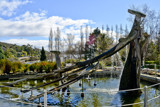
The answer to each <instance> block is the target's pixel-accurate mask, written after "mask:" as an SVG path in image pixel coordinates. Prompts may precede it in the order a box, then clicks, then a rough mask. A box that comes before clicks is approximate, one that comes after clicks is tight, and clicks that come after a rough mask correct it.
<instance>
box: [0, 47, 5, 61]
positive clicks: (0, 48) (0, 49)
mask: <svg viewBox="0 0 160 107" xmlns="http://www.w3.org/2000/svg"><path fill="white" fill-rule="evenodd" d="M4 58H5V55H4V51H3V49H2V47H1V46H0V59H4Z"/></svg>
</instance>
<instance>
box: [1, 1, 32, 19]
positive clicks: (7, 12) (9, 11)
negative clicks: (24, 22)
mask: <svg viewBox="0 0 160 107" xmlns="http://www.w3.org/2000/svg"><path fill="white" fill-rule="evenodd" d="M27 3H31V1H29V0H23V1H22V0H0V15H2V16H12V15H13V14H15V10H16V9H17V8H18V7H19V6H20V5H25V4H27Z"/></svg>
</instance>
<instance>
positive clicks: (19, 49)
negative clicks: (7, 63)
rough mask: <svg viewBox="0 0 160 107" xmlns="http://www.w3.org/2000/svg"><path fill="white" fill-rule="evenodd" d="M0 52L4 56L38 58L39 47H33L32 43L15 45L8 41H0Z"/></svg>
mask: <svg viewBox="0 0 160 107" xmlns="http://www.w3.org/2000/svg"><path fill="white" fill-rule="evenodd" d="M0 48H1V49H0V52H1V53H3V54H4V55H5V57H6V58H18V57H30V60H36V59H39V56H40V51H41V50H40V49H38V48H33V46H32V45H30V44H27V45H22V46H19V45H16V44H10V43H4V42H0Z"/></svg>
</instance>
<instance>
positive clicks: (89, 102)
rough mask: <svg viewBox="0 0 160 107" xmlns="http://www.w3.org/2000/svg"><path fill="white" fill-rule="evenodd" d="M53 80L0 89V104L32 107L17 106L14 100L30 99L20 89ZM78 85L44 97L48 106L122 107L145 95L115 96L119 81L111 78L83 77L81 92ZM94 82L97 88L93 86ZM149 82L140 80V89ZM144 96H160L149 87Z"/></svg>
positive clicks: (154, 105) (159, 102)
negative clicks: (68, 92)
mask: <svg viewBox="0 0 160 107" xmlns="http://www.w3.org/2000/svg"><path fill="white" fill-rule="evenodd" d="M49 81H52V80H51V79H48V80H30V81H25V82H23V84H22V85H21V84H19V85H17V87H16V88H10V87H5V88H4V87H3V88H2V87H1V88H0V92H1V93H0V97H1V98H5V99H0V105H1V106H4V107H7V106H10V107H14V106H16V107H17V106H24V107H31V106H35V105H30V104H23V103H18V102H16V101H19V100H18V99H19V98H20V97H21V98H22V99H23V101H26V102H27V101H28V100H27V98H29V96H30V94H31V92H27V93H24V94H23V95H22V93H20V90H21V89H22V88H25V89H28V88H30V87H34V86H37V85H41V84H43V83H46V82H49ZM3 82H11V81H1V83H0V85H1V84H2V83H3ZM79 83H82V80H81V81H78V82H76V83H74V84H72V85H70V86H69V91H70V92H71V93H70V94H67V90H66V91H65V93H62V91H60V92H55V93H52V94H49V95H48V96H47V101H48V105H50V106H67V105H68V106H73V107H74V106H77V107H89V106H90V107H92V106H95V107H97V106H121V105H124V104H129V103H138V102H143V99H144V94H143V90H142V94H141V95H140V96H139V97H136V96H132V97H131V96H128V95H126V94H123V96H122V94H121V93H118V92H117V91H118V87H119V78H110V77H103V78H91V79H90V80H88V79H86V78H83V89H82V86H79ZM94 83H96V86H95V85H94ZM58 85H59V82H57V83H55V84H51V85H48V86H45V87H43V88H40V89H38V90H34V91H33V95H38V94H40V93H41V92H44V89H47V90H49V89H52V88H54V87H56V86H58ZM150 85H152V84H151V83H148V82H145V81H142V82H141V88H142V87H144V86H150ZM82 91H83V92H84V97H81V93H82ZM147 93H148V94H147V95H148V99H151V98H153V97H156V96H158V95H160V87H159V86H156V87H152V88H148V89H147ZM6 99H12V100H15V101H9V100H6ZM40 101H41V103H42V104H43V102H44V99H43V97H41V98H40ZM38 102H39V100H38V99H35V100H34V101H32V102H31V103H38ZM148 106H149V107H151V106H152V107H159V106H160V100H159V99H155V100H152V101H150V102H148ZM133 107H143V104H138V105H134V106H133Z"/></svg>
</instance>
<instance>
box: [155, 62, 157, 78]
mask: <svg viewBox="0 0 160 107" xmlns="http://www.w3.org/2000/svg"><path fill="white" fill-rule="evenodd" d="M154 70H155V78H157V69H156V64H154Z"/></svg>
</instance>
